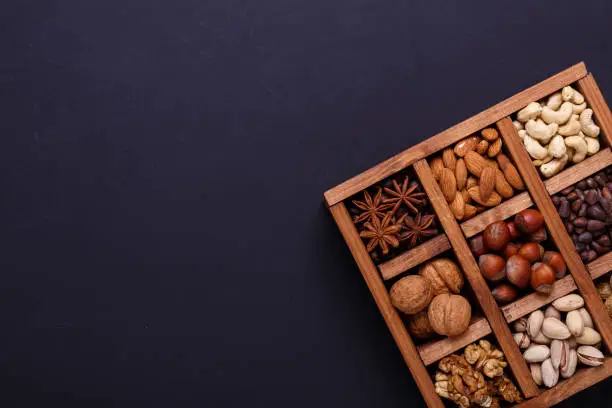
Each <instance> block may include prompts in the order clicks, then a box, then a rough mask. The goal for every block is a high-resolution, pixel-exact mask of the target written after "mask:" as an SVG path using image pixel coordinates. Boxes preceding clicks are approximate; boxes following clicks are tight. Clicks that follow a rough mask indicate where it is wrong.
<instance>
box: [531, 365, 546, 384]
mask: <svg viewBox="0 0 612 408" xmlns="http://www.w3.org/2000/svg"><path fill="white" fill-rule="evenodd" d="M529 370H530V371H531V377H532V378H533V381H534V382H535V383H536V384H537V385H542V384H543V382H542V367H541V365H540V364H536V363H534V364H529Z"/></svg>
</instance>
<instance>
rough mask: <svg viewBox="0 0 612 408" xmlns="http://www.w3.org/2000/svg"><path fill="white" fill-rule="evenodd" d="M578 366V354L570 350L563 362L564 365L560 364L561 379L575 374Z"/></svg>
mask: <svg viewBox="0 0 612 408" xmlns="http://www.w3.org/2000/svg"><path fill="white" fill-rule="evenodd" d="M577 365H578V353H577V352H576V350H574V349H570V350H569V353H568V355H567V359H566V360H565V365H563V364H561V366H560V367H559V371H560V372H561V377H563V378H570V377H571V376H572V375H574V373H575V372H576V366H577Z"/></svg>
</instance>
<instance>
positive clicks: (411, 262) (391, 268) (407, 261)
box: [378, 234, 451, 280]
mask: <svg viewBox="0 0 612 408" xmlns="http://www.w3.org/2000/svg"><path fill="white" fill-rule="evenodd" d="M450 248H451V246H450V242H448V238H446V235H444V234H442V235H438V236H437V237H434V238H432V239H430V240H429V241H427V242H425V243H423V244H421V245H419V246H417V247H416V248H413V249H411V250H409V251H406V252H404V253H403V254H401V255H399V256H396V257H395V258H393V259H391V260H390V261H387V262H385V263H382V264H380V265H378V269H380V274H381V276H382V277H383V279H384V280H388V279H391V278H394V277H396V276H397V275H399V274H400V273H403V272H406V271H407V270H409V269H412V268H414V267H415V266H417V265H419V264H421V263H423V262H425V261H427V260H429V259H431V258H433V257H434V256H437V255H440V254H441V253H442V252H444V251H448V250H449V249H450Z"/></svg>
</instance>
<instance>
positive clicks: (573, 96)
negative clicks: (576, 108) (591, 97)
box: [561, 86, 584, 105]
mask: <svg viewBox="0 0 612 408" xmlns="http://www.w3.org/2000/svg"><path fill="white" fill-rule="evenodd" d="M561 95H562V96H563V100H564V101H570V102H571V103H574V104H576V105H580V104H582V103H583V102H584V96H582V94H581V93H580V92H578V91H577V90H575V89H574V88H572V87H571V86H566V87H565V88H563V89H562V90H561Z"/></svg>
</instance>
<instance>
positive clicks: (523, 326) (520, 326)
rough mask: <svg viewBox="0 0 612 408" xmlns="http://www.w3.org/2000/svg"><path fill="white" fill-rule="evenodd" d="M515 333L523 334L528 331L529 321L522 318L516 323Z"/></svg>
mask: <svg viewBox="0 0 612 408" xmlns="http://www.w3.org/2000/svg"><path fill="white" fill-rule="evenodd" d="M514 331H515V332H518V333H523V332H524V331H527V319H525V318H524V317H521V318H520V319H518V320H517V321H516V322H514Z"/></svg>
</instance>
